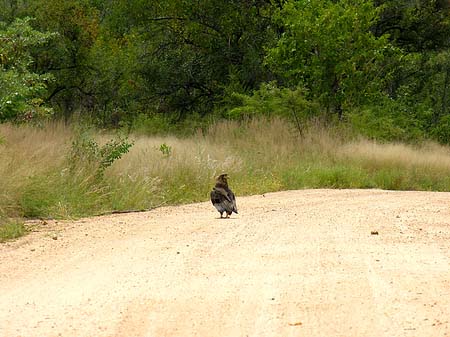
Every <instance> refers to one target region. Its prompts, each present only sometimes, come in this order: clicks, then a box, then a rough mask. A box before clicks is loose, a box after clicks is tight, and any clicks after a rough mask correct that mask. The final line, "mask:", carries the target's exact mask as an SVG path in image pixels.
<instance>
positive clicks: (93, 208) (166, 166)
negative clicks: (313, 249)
mask: <svg viewBox="0 0 450 337" xmlns="http://www.w3.org/2000/svg"><path fill="white" fill-rule="evenodd" d="M75 137H77V133H76V132H74V131H73V130H72V129H71V128H68V127H66V126H64V125H60V124H49V125H47V126H46V127H44V128H42V129H37V128H33V127H29V126H21V127H13V126H10V125H0V138H1V139H3V141H2V143H0V157H1V158H2V161H1V162H0V186H2V190H1V191H0V218H3V219H8V218H10V219H11V218H18V219H20V218H22V219H23V218H25V219H26V218H41V217H43V218H48V217H49V218H78V217H82V216H89V215H96V214H101V213H106V212H109V211H112V210H118V211H120V210H133V209H136V210H140V209H149V208H152V207H156V206H158V205H173V204H182V203H189V202H197V201H205V200H207V199H208V195H209V191H210V189H211V187H212V185H213V184H214V177H215V176H217V175H218V174H220V173H223V172H226V173H228V174H229V176H230V186H231V187H232V189H233V190H234V191H235V193H236V194H237V195H238V196H242V195H251V194H260V193H265V192H273V191H280V190H289V189H305V188H381V189H391V190H426V191H450V148H449V147H446V146H441V145H438V144H434V143H425V144H421V145H408V144H400V143H378V142H376V141H370V140H367V139H363V138H356V137H353V136H351V134H350V133H348V132H345V131H344V132H343V130H342V129H337V128H326V127H323V126H320V125H314V124H312V125H310V126H309V127H308V128H305V130H304V132H303V135H302V136H301V137H300V136H299V135H298V133H297V132H296V130H295V128H293V126H292V125H291V124H289V123H288V122H286V121H284V120H281V119H273V120H270V121H269V120H250V121H247V122H242V123H238V122H230V121H228V122H220V123H217V124H214V125H212V126H210V128H209V129H208V130H207V131H204V132H198V133H196V134H194V135H191V136H189V137H185V138H179V137H174V136H145V135H131V136H130V138H132V139H133V140H134V145H133V147H132V148H131V150H130V152H129V153H127V154H125V155H124V156H123V157H122V158H121V159H120V160H117V161H116V162H114V163H113V165H112V166H111V167H108V168H106V170H105V171H104V174H102V175H98V174H97V173H96V166H95V165H96V163H95V162H94V163H93V162H88V161H85V160H78V161H77V162H75V163H74V159H73V158H71V157H70V153H72V144H73V143H72V141H73V139H74V138H75ZM91 137H94V138H95V141H96V142H98V144H105V143H106V142H107V141H108V140H110V139H111V137H112V135H108V134H102V133H98V134H92V135H91ZM162 146H163V148H164V149H170V151H161V148H162ZM18 228H20V227H18ZM19 233H20V231H19ZM22 233H23V232H22Z"/></svg>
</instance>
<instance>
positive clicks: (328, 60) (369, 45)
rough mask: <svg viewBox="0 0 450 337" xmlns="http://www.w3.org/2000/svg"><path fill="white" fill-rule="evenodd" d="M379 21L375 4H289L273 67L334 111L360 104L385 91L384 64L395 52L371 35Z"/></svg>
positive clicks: (271, 56) (310, 0)
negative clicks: (376, 93)
mask: <svg viewBox="0 0 450 337" xmlns="http://www.w3.org/2000/svg"><path fill="white" fill-rule="evenodd" d="M377 17H378V9H377V8H376V7H375V6H374V5H373V3H372V2H371V1H363V0H358V1H350V0H343V1H338V2H334V1H330V0H326V1H322V0H297V1H289V2H288V3H287V4H286V5H285V7H284V8H283V9H282V10H281V11H280V12H279V15H278V16H277V18H276V20H277V22H279V23H281V25H282V27H283V29H284V33H283V34H282V36H281V37H280V39H279V40H278V43H277V46H276V47H275V48H272V49H271V50H269V53H268V57H267V63H268V64H269V65H270V66H271V68H272V69H273V70H274V71H276V72H277V73H279V74H280V75H282V76H283V78H285V79H286V80H287V81H288V83H289V84H290V85H293V86H297V85H303V86H305V87H306V88H307V89H308V90H309V92H310V93H311V96H312V97H314V98H317V99H319V101H321V102H322V103H323V104H324V105H325V106H327V107H328V108H332V109H335V110H340V109H342V106H343V105H351V104H356V103H360V102H362V101H364V100H366V99H367V97H368V96H370V95H371V93H373V92H376V91H380V90H381V88H382V78H381V77H380V74H382V73H383V61H384V60H385V58H386V55H387V54H388V53H389V52H392V50H393V48H392V46H391V45H390V44H389V42H388V40H387V37H386V36H381V37H376V36H375V35H373V34H372V33H371V27H372V25H373V24H374V22H376V20H377ZM380 72H381V73H380Z"/></svg>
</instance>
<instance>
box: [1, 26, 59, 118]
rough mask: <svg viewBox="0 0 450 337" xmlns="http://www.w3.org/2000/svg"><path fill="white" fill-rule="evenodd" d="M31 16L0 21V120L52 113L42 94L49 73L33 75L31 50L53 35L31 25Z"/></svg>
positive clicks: (44, 91) (48, 78) (49, 77)
mask: <svg viewBox="0 0 450 337" xmlns="http://www.w3.org/2000/svg"><path fill="white" fill-rule="evenodd" d="M30 24H31V19H30V18H25V19H16V21H14V22H13V23H12V24H10V25H6V24H5V23H0V123H1V122H5V121H14V122H20V121H28V120H32V119H35V118H38V117H45V116H48V115H50V114H51V113H52V110H51V108H49V107H46V106H45V105H44V104H43V103H44V97H45V95H46V92H47V84H48V83H50V82H51V81H53V77H52V76H51V75H50V74H36V73H34V72H32V71H31V70H30V68H31V66H32V64H33V58H32V56H31V51H32V49H33V48H35V47H38V46H41V45H43V44H45V43H46V42H47V41H48V40H49V39H50V38H52V37H53V36H54V34H51V33H41V32H38V31H36V30H34V29H33V28H32V27H31V25H30Z"/></svg>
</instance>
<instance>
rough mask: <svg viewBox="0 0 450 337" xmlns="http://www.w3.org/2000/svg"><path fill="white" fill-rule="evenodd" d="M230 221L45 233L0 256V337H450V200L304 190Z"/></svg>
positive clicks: (249, 202) (132, 217) (149, 221)
mask: <svg viewBox="0 0 450 337" xmlns="http://www.w3.org/2000/svg"><path fill="white" fill-rule="evenodd" d="M238 208H239V211H240V214H239V215H236V216H235V215H233V218H232V219H229V220H219V219H217V217H218V213H217V212H216V211H215V209H214V208H213V206H212V205H210V204H209V203H200V204H193V205H185V206H181V207H164V208H160V209H156V210H153V211H150V212H145V213H132V214H120V215H112V216H105V217H98V218H92V219H84V220H80V221H74V222H71V221H67V222H60V223H54V222H53V223H50V224H48V225H46V226H42V227H40V229H39V231H38V232H34V233H32V234H31V235H28V236H27V237H25V238H22V239H20V240H18V241H15V242H12V243H7V244H3V245H0V336H1V337H10V336H11V337H15V336H23V337H25V336H27V337H28V336H36V337H43V336H44V337H47V336H49V337H52V336H64V337H67V336H93V337H101V336H108V337H113V336H127V337H128V336H180V337H181V336H182V337H188V336H327V337H330V336H345V337H350V336H365V337H367V336H369V337H372V336H373V337H379V336H389V337H392V336H420V337H422V336H423V337H429V336H449V335H450V323H449V321H450V193H427V192H390V191H380V190H305V191H291V192H281V193H272V194H266V195H265V196H253V197H245V198H243V197H241V198H238ZM372 231H378V235H371V232H372ZM55 236H56V238H57V240H55V239H54V237H55Z"/></svg>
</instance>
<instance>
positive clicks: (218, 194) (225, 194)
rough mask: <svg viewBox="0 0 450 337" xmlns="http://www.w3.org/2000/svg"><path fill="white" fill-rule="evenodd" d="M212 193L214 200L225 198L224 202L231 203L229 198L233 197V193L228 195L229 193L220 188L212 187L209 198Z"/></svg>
mask: <svg viewBox="0 0 450 337" xmlns="http://www.w3.org/2000/svg"><path fill="white" fill-rule="evenodd" d="M230 192H231V191H230ZM213 193H214V196H215V197H216V198H220V199H223V198H225V200H226V201H228V202H232V199H231V198H232V197H234V195H233V192H231V194H232V195H230V193H229V192H228V191H226V190H225V189H224V188H222V187H214V189H213V190H212V192H211V197H212V196H213Z"/></svg>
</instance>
